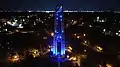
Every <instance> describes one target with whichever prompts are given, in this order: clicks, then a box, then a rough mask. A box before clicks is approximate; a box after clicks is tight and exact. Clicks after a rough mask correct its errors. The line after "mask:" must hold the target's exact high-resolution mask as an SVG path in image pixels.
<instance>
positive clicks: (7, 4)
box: [0, 0, 120, 10]
mask: <svg viewBox="0 0 120 67" xmlns="http://www.w3.org/2000/svg"><path fill="white" fill-rule="evenodd" d="M58 1H59V0H0V8H4V9H15V8H17V9H20V10H24V9H32V10H37V9H38V10H39V9H40V10H41V9H42V10H53V9H54V8H55V5H56V4H57V3H58ZM62 3H63V5H64V8H65V9H68V10H93V9H95V10H99V9H101V10H107V9H109V8H110V9H113V10H120V1H119V0H62Z"/></svg>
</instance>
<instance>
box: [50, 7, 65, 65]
mask: <svg viewBox="0 0 120 67" xmlns="http://www.w3.org/2000/svg"><path fill="white" fill-rule="evenodd" d="M55 10H56V11H55V22H54V39H53V48H52V49H51V51H52V57H54V60H56V61H57V62H58V63H59V65H58V66H59V67H60V62H64V61H65V59H66V58H65V56H66V54H65V50H66V49H65V48H66V45H65V36H64V23H63V6H62V5H57V6H56V9H55Z"/></svg>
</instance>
